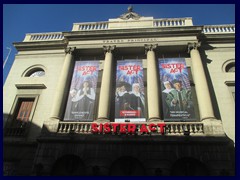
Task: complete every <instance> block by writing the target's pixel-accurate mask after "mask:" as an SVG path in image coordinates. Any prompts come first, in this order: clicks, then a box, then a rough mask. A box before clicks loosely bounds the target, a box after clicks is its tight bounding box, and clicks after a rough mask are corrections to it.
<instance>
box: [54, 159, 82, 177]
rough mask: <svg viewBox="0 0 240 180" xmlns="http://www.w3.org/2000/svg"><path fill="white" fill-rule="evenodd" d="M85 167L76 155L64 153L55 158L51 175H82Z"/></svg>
mask: <svg viewBox="0 0 240 180" xmlns="http://www.w3.org/2000/svg"><path fill="white" fill-rule="evenodd" d="M85 172H86V167H85V164H84V163H83V161H82V160H81V159H80V158H79V157H78V156H76V155H65V156H63V157H60V158H59V159H57V160H56V162H55V163H54V165H53V168H52V170H51V176H84V175H85Z"/></svg>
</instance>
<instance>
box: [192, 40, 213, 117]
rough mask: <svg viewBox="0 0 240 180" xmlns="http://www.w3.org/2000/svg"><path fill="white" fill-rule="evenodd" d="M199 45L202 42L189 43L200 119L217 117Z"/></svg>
mask: <svg viewBox="0 0 240 180" xmlns="http://www.w3.org/2000/svg"><path fill="white" fill-rule="evenodd" d="M198 47H200V43H189V44H188V51H189V52H190V56H191V59H192V74H193V79H194V83H195V88H196V94H197V100H198V106H199V113H200V119H201V120H205V119H215V117H214V112H213V107H212V102H211V97H210V92H209V89H208V84H207V79H206V75H205V72H204V69H203V64H202V60H201V57H200V54H199V51H198V49H197V48H198Z"/></svg>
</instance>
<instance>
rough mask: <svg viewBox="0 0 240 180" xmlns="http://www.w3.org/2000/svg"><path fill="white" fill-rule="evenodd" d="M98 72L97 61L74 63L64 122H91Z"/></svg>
mask: <svg viewBox="0 0 240 180" xmlns="http://www.w3.org/2000/svg"><path fill="white" fill-rule="evenodd" d="M98 71H99V62H98V61H76V62H75V66H74V72H73V76H72V82H71V86H70V90H69V96H68V101H67V106H66V110H65V116H64V120H65V121H83V122H87V121H93V113H94V106H95V95H96V88H97V80H98Z"/></svg>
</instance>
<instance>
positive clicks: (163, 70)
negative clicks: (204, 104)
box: [158, 58, 195, 121]
mask: <svg viewBox="0 0 240 180" xmlns="http://www.w3.org/2000/svg"><path fill="white" fill-rule="evenodd" d="M158 61H159V72H160V81H161V90H162V105H163V115H164V120H170V121H185V120H195V113H194V105H193V101H192V92H191V86H190V81H189V76H188V70H187V66H186V62H185V59H184V58H167V59H159V60H158Z"/></svg>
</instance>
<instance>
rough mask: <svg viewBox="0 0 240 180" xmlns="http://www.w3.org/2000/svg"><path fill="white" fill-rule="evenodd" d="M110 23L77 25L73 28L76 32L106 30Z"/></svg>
mask: <svg viewBox="0 0 240 180" xmlns="http://www.w3.org/2000/svg"><path fill="white" fill-rule="evenodd" d="M108 23H109V22H92V23H75V24H74V25H73V26H75V27H74V29H73V31H74V30H76V31H89V30H106V29H108Z"/></svg>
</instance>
